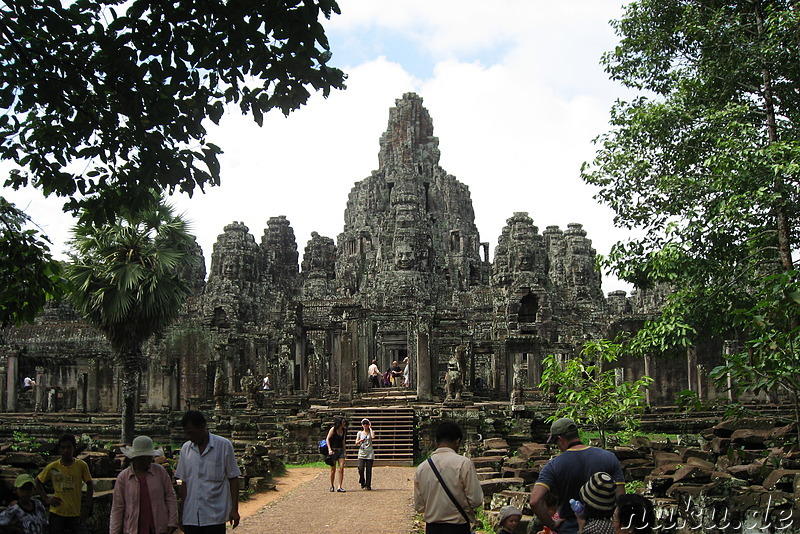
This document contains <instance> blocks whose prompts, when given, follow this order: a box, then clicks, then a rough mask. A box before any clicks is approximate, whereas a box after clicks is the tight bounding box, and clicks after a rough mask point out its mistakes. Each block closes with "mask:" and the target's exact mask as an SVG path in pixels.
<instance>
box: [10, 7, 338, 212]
mask: <svg viewBox="0 0 800 534" xmlns="http://www.w3.org/2000/svg"><path fill="white" fill-rule="evenodd" d="M120 6H122V7H120ZM123 9H124V11H122V10H123ZM333 13H339V7H338V5H337V4H336V2H335V1H334V0H305V1H303V2H301V3H298V2H274V1H269V0H248V1H246V2H241V1H239V2H237V1H220V0H210V1H208V2H160V1H155V0H133V1H131V2H126V3H124V4H121V3H120V2H118V1H114V0H111V1H101V0H81V1H75V2H41V1H39V0H21V1H15V2H4V3H0V64H2V65H3V68H2V69H0V159H2V160H7V161H11V162H14V163H15V164H16V165H18V166H19V168H18V169H15V170H14V171H12V173H11V175H10V177H9V178H8V179H7V180H6V182H5V185H7V186H12V187H15V188H16V187H21V186H24V185H27V184H31V185H34V186H36V187H38V188H40V189H41V190H42V192H43V193H44V195H45V196H49V195H51V194H55V195H58V196H60V197H65V198H67V199H68V200H67V202H66V204H65V205H64V207H65V209H66V210H69V211H72V212H75V213H79V214H80V216H81V218H82V220H84V221H93V222H95V223H103V222H106V221H112V220H114V216H115V215H116V214H117V213H119V211H120V210H121V209H122V208H124V207H130V208H132V209H143V208H145V207H146V206H147V205H148V204H149V203H150V202H151V201H152V200H153V197H154V195H155V196H157V195H158V194H159V193H160V192H161V191H164V190H167V191H169V192H172V191H174V190H176V189H177V190H181V191H184V192H186V193H188V194H192V192H193V191H194V190H195V188H200V189H201V190H202V189H203V188H204V187H205V186H206V185H217V184H218V183H219V181H220V165H219V161H218V156H219V154H221V152H222V150H221V149H220V148H219V147H217V146H216V145H214V144H212V143H210V142H208V141H207V139H206V127H205V125H204V122H205V121H206V119H210V120H211V121H212V122H214V123H216V124H218V123H219V122H220V119H221V118H222V116H223V113H224V111H225V109H226V106H227V105H230V104H236V105H238V107H239V109H240V110H241V112H242V113H244V114H250V115H251V116H252V117H253V120H255V122H256V123H258V124H259V125H261V124H262V122H263V118H264V114H265V113H267V112H268V111H270V110H271V109H279V110H281V111H282V112H283V113H284V114H288V113H289V112H291V111H292V110H295V109H297V108H298V107H300V106H301V105H303V104H304V103H306V101H307V100H308V98H309V96H310V92H309V90H310V89H313V90H317V91H322V93H323V95H325V96H328V94H329V93H330V90H331V89H341V88H343V87H344V79H345V76H344V74H343V73H342V72H341V71H340V70H339V69H336V68H332V67H330V66H328V61H329V60H330V58H331V53H330V51H329V44H328V40H327V37H326V36H325V31H324V29H323V27H322V25H321V24H320V19H321V18H322V17H325V18H329V17H330V16H331V15H332V14H333ZM154 192H155V193H154Z"/></svg>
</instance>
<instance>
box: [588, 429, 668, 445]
mask: <svg viewBox="0 0 800 534" xmlns="http://www.w3.org/2000/svg"><path fill="white" fill-rule="evenodd" d="M580 436H581V438H583V441H584V443H586V442H588V441H589V440H590V439H600V433H599V432H597V431H595V430H586V431H583V430H582V431H581V433H580ZM616 436H618V434H617V433H615V432H610V433H607V434H606V438H614V437H616ZM635 436H636V437H642V438H647V439H649V440H650V441H662V440H665V439H669V440H670V441H672V442H673V443H674V442H676V441H677V440H678V434H663V433H662V434H659V433H655V434H644V433H642V434H640V433H636V434H635ZM619 437H620V438H623V437H627V436H624V435H623V436H619ZM629 442H630V441H629V440H628V439H620V443H621V444H622V445H625V444H627V443H629Z"/></svg>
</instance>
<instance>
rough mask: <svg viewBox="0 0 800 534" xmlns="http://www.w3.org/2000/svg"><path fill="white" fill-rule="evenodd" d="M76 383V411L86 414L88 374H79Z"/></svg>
mask: <svg viewBox="0 0 800 534" xmlns="http://www.w3.org/2000/svg"><path fill="white" fill-rule="evenodd" d="M75 382H76V383H75V410H76V411H78V412H81V413H86V389H87V384H86V382H87V378H86V373H80V372H79V373H78V376H77V379H76V380H75Z"/></svg>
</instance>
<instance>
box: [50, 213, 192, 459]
mask: <svg viewBox="0 0 800 534" xmlns="http://www.w3.org/2000/svg"><path fill="white" fill-rule="evenodd" d="M71 246H72V252H71V256H72V263H70V264H69V265H68V266H67V271H66V274H67V278H68V279H69V281H70V283H71V284H72V286H73V291H72V292H71V293H70V295H69V298H70V300H71V301H72V303H73V304H74V305H75V308H76V309H77V310H78V311H79V312H80V313H81V314H83V315H84V317H86V319H87V320H88V321H89V322H91V323H92V324H94V325H95V326H97V327H98V328H99V329H100V330H101V331H102V332H103V333H104V334H105V336H106V338H107V339H108V341H109V343H110V344H111V348H112V349H113V351H114V354H115V357H116V359H117V363H118V364H119V365H120V366H121V368H122V371H123V373H122V398H123V400H124V403H125V406H124V409H123V422H122V441H123V442H125V443H130V442H131V440H132V439H133V430H134V428H133V425H134V413H135V403H136V399H137V392H138V381H139V378H140V376H141V373H142V367H143V365H144V362H143V358H142V352H141V347H142V345H143V344H144V342H145V341H147V339H148V338H149V337H150V336H152V335H153V334H155V333H156V332H159V331H161V330H163V329H164V328H166V327H167V326H169V324H170V323H171V322H172V321H173V320H174V318H175V317H176V316H177V314H178V312H179V311H180V309H181V307H182V306H183V303H184V301H185V300H186V297H187V296H188V295H189V294H190V292H191V283H190V282H191V281H190V279H189V277H188V276H189V274H188V273H190V272H191V271H192V269H193V268H194V267H195V266H196V265H197V262H198V258H197V257H196V256H195V255H194V254H193V253H192V251H193V249H194V247H195V246H196V243H195V240H194V237H192V236H191V235H190V234H189V233H188V230H187V224H186V221H185V220H184V219H183V218H182V217H181V216H179V215H175V214H174V213H173V210H172V208H171V207H170V206H168V205H166V204H164V203H163V202H158V203H155V204H153V205H151V206H149V207H148V208H147V209H145V210H128V209H125V210H123V211H122V213H121V216H120V218H119V219H118V220H117V221H116V222H115V223H113V224H111V223H109V224H105V225H102V226H99V227H98V226H94V225H92V224H91V223H88V222H85V221H84V222H81V223H79V224H78V225H77V226H76V227H75V228H74V229H73V239H72V241H71Z"/></svg>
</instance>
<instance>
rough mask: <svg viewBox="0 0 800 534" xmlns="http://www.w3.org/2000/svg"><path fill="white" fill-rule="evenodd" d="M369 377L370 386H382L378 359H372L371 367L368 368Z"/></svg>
mask: <svg viewBox="0 0 800 534" xmlns="http://www.w3.org/2000/svg"><path fill="white" fill-rule="evenodd" d="M367 377H368V378H369V385H370V387H373V388H377V387H380V386H381V371H380V369H378V360H372V363H371V364H370V366H369V369H367Z"/></svg>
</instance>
